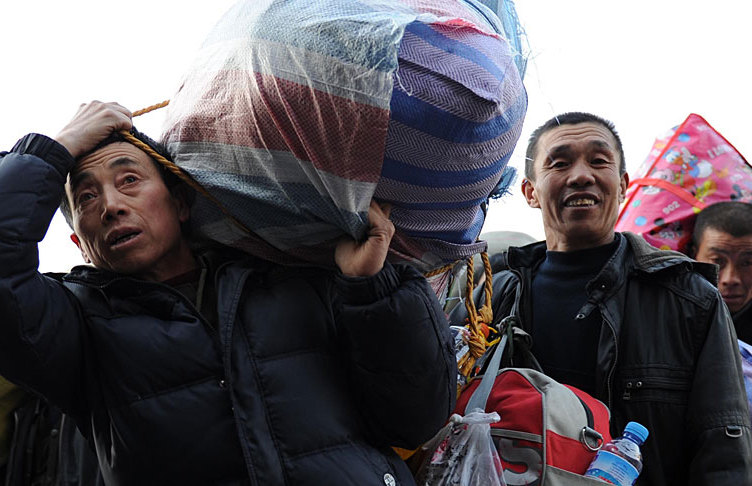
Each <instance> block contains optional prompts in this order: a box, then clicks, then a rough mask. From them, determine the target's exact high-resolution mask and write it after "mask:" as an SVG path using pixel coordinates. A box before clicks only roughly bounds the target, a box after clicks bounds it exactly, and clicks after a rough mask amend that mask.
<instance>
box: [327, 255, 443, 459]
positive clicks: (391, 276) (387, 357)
mask: <svg viewBox="0 0 752 486" xmlns="http://www.w3.org/2000/svg"><path fill="white" fill-rule="evenodd" d="M336 283H337V289H338V295H339V298H340V300H341V305H338V306H337V307H338V309H337V311H338V312H337V325H338V326H339V328H340V333H341V335H342V336H343V339H344V340H345V343H344V344H345V347H346V348H347V349H348V357H349V363H347V366H349V370H350V376H351V381H352V386H353V388H354V395H355V397H356V400H357V403H358V407H359V409H360V411H361V413H362V414H363V416H364V419H365V422H366V423H367V424H368V426H369V428H370V430H369V432H370V433H371V435H372V436H373V438H374V439H373V440H374V441H375V442H376V443H378V444H382V445H391V446H398V447H403V448H415V447H418V446H419V445H420V444H422V443H423V442H425V441H426V440H428V439H430V438H431V437H432V436H433V435H434V434H435V433H436V431H437V430H438V429H439V428H440V427H441V426H443V425H444V423H445V422H446V420H447V419H448V417H449V415H450V414H451V412H452V409H453V408H454V401H455V395H456V380H457V369H456V363H455V361H454V354H453V350H452V344H451V337H450V334H449V328H448V323H447V321H446V317H445V316H444V313H443V311H442V310H441V307H440V306H439V303H438V300H437V299H436V296H435V294H434V292H433V291H432V290H431V288H430V286H429V285H428V283H427V282H426V280H425V279H424V278H423V276H422V275H420V274H419V273H418V272H417V271H416V270H415V269H413V268H412V267H408V266H392V265H390V264H388V263H387V264H386V265H385V266H384V269H383V270H382V271H381V272H380V273H378V274H376V275H375V276H373V277H362V278H349V277H344V276H342V275H338V277H337V282H336Z"/></svg>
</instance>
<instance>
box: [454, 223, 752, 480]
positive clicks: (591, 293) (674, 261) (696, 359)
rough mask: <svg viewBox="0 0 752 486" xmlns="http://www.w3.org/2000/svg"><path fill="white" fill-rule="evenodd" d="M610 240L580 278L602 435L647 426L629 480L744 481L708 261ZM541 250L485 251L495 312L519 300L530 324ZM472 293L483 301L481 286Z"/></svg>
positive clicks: (738, 420) (735, 384) (740, 427)
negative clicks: (592, 269) (592, 330)
mask: <svg viewBox="0 0 752 486" xmlns="http://www.w3.org/2000/svg"><path fill="white" fill-rule="evenodd" d="M617 238H618V239H619V245H618V248H617V250H616V252H615V254H614V255H613V256H612V257H611V259H610V260H609V261H608V262H607V263H606V265H605V266H604V267H603V269H602V270H601V272H600V273H599V274H598V275H597V276H596V278H595V279H593V280H592V281H591V282H589V283H588V285H587V288H586V290H587V294H588V301H587V303H585V304H584V305H583V307H582V308H581V309H580V311H579V313H580V314H583V315H587V314H588V313H590V312H593V311H599V312H600V314H601V315H602V317H603V323H602V326H601V337H600V343H599V346H598V357H597V368H596V370H595V374H596V384H597V390H598V393H597V398H599V399H601V400H602V401H604V402H605V403H607V405H608V406H609V409H610V410H611V414H612V416H611V433H612V434H613V435H614V436H618V435H621V433H622V431H623V430H624V426H625V425H626V424H627V422H628V421H630V420H634V421H637V422H639V423H641V424H643V425H645V426H646V427H647V428H648V430H649V432H650V437H649V438H648V440H647V442H646V443H645V444H644V445H643V447H642V451H643V456H644V469H643V472H642V474H641V475H640V478H639V479H638V481H637V484H638V485H641V486H647V485H650V486H663V485H682V486H687V485H689V486H700V485H702V486H723V485H728V486H732V485H741V484H745V485H747V484H750V485H752V436H751V435H750V418H749V414H748V409H747V402H746V395H745V392H744V384H743V381H742V373H741V363H740V359H739V352H738V350H737V347H736V335H735V333H734V329H733V324H732V322H731V318H730V316H729V313H728V310H727V309H726V306H725V305H723V301H722V299H721V296H720V294H719V293H718V291H717V290H716V289H715V287H714V282H715V279H716V275H717V272H716V270H715V268H714V267H713V266H710V265H706V264H702V263H697V262H695V261H693V260H690V259H689V258H687V257H686V256H684V255H682V254H680V253H675V252H666V251H661V250H658V249H656V248H654V247H652V246H650V245H648V244H647V243H646V242H645V241H644V240H643V239H642V238H640V237H638V236H636V235H633V234H630V233H623V234H617ZM545 252H546V245H545V242H539V243H534V244H532V245H528V246H525V247H522V248H510V249H509V251H508V253H506V254H505V255H504V256H502V257H500V258H498V257H497V258H495V259H494V262H493V263H494V266H495V267H496V268H497V269H499V268H506V270H503V271H499V272H498V273H496V274H495V275H494V279H493V283H494V297H493V308H494V315H495V316H496V318H502V317H504V316H505V315H508V313H509V312H510V311H511V309H512V304H513V302H514V301H515V299H519V305H520V318H521V321H522V325H523V328H525V329H526V330H527V331H530V326H531V319H530V316H531V312H532V311H533V309H532V303H531V298H530V289H531V288H532V279H533V275H534V272H535V269H536V268H537V266H538V265H539V264H540V262H541V261H542V260H543V258H545ZM518 282H521V283H522V286H521V293H519V294H518V292H517V288H518V285H517V284H518ZM476 295H477V299H476V300H478V301H480V302H482V300H483V297H482V292H478V293H477V294H476ZM479 305H480V303H479ZM457 312H458V314H459V313H461V309H460V310H458V311H457ZM461 318H462V316H459V315H457V316H455V315H452V316H450V321H451V322H459V319H461Z"/></svg>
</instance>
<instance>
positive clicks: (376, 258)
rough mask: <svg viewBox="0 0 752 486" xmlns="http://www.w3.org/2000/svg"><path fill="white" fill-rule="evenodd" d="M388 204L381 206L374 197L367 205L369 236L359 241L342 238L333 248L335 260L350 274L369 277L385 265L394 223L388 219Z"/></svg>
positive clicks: (341, 268) (343, 271)
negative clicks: (334, 248) (335, 247)
mask: <svg viewBox="0 0 752 486" xmlns="http://www.w3.org/2000/svg"><path fill="white" fill-rule="evenodd" d="M390 211H391V207H390V206H389V205H383V206H380V205H379V204H378V203H376V202H375V201H371V206H370V207H369V208H368V222H369V223H370V228H369V229H368V239H366V241H364V242H362V243H358V242H356V241H354V240H351V239H346V240H342V241H340V242H339V244H338V245H337V249H336V250H335V252H334V260H335V262H336V263H337V266H338V267H339V269H340V271H342V273H343V274H344V275H347V276H349V277H370V276H372V275H376V274H377V273H379V271H381V269H382V268H383V267H384V262H385V261H386V255H387V252H388V251H389V243H391V241H392V236H394V224H392V222H391V221H389V212H390Z"/></svg>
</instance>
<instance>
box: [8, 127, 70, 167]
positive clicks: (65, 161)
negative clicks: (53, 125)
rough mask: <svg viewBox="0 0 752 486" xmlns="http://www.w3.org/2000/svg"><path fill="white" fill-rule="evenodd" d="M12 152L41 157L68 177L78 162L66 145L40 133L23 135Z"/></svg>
mask: <svg viewBox="0 0 752 486" xmlns="http://www.w3.org/2000/svg"><path fill="white" fill-rule="evenodd" d="M11 152H14V153H17V154H22V155H33V156H35V157H39V158H40V159H42V160H44V161H46V162H48V163H50V164H51V165H53V166H54V167H55V168H56V169H57V170H58V171H59V172H60V173H61V175H62V176H63V177H67V175H68V171H69V170H70V168H71V167H73V164H75V162H76V161H75V159H74V158H73V156H72V155H71V154H70V152H68V149H66V148H65V146H64V145H62V144H60V143H58V142H57V141H56V140H54V139H52V138H50V137H48V136H46V135H42V134H39V133H30V134H28V135H26V136H24V137H22V138H21V139H20V140H19V141H18V142H16V144H15V145H14V146H13V148H12V149H11Z"/></svg>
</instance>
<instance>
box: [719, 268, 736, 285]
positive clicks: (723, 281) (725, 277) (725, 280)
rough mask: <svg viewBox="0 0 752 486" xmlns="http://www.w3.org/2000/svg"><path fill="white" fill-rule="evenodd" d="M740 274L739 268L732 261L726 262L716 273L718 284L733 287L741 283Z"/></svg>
mask: <svg viewBox="0 0 752 486" xmlns="http://www.w3.org/2000/svg"><path fill="white" fill-rule="evenodd" d="M741 283H742V280H741V274H740V273H739V269H738V268H736V265H734V264H733V263H726V264H725V265H724V266H723V268H722V269H721V271H720V273H719V275H718V285H719V286H724V287H733V286H736V285H741Z"/></svg>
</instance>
